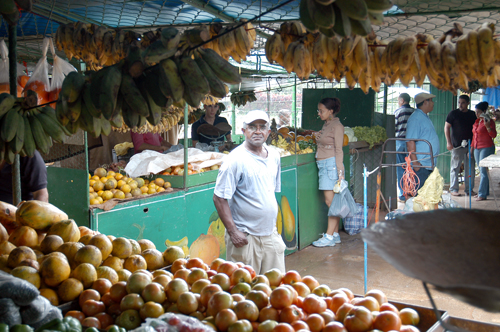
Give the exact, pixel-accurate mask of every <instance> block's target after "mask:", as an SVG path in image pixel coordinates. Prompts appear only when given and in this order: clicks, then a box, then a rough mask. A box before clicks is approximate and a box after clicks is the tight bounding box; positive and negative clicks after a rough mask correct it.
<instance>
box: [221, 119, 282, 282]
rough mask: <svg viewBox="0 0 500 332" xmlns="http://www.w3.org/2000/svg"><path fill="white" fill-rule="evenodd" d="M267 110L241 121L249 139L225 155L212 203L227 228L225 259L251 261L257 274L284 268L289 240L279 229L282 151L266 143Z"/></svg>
mask: <svg viewBox="0 0 500 332" xmlns="http://www.w3.org/2000/svg"><path fill="white" fill-rule="evenodd" d="M269 126H270V124H269V117H268V115H267V114H266V113H265V112H264V111H251V112H249V113H248V114H247V115H246V116H245V118H244V121H243V134H244V135H245V142H244V143H243V144H241V145H240V146H238V147H237V148H236V149H234V150H233V151H231V153H230V154H229V155H228V156H227V157H226V158H225V159H224V163H223V164H222V167H221V168H220V170H219V174H218V176H217V181H216V184H215V190H214V196H213V200H214V204H215V208H216V209H217V212H218V213H219V217H220V218H221V221H222V223H223V224H224V226H225V227H226V235H225V242H226V259H227V260H231V261H235V262H238V261H239V262H243V263H245V264H249V265H251V266H252V267H253V268H254V269H255V272H257V274H263V273H264V272H266V271H268V270H270V269H272V268H278V269H280V270H281V271H282V272H283V273H284V272H285V249H286V245H285V243H284V242H283V239H282V238H281V236H280V235H279V234H278V231H277V229H276V217H277V215H278V203H277V201H276V197H275V194H274V193H275V192H280V191H281V179H280V177H281V161H280V155H279V153H278V152H276V151H275V150H273V149H269V148H267V146H266V145H265V144H264V142H265V141H266V139H267V137H268V136H269V134H270V133H271V130H270V127H269Z"/></svg>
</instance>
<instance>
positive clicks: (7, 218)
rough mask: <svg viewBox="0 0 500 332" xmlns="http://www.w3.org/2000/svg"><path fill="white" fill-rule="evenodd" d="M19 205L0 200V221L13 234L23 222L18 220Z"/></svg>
mask: <svg viewBox="0 0 500 332" xmlns="http://www.w3.org/2000/svg"><path fill="white" fill-rule="evenodd" d="M16 211H17V207H15V206H14V205H12V204H9V203H5V202H1V201H0V223H1V224H2V225H3V226H4V227H5V229H6V230H7V232H8V233H9V234H11V233H12V232H13V231H14V230H15V229H16V228H19V227H20V226H21V224H20V223H19V222H18V221H17V220H16Z"/></svg>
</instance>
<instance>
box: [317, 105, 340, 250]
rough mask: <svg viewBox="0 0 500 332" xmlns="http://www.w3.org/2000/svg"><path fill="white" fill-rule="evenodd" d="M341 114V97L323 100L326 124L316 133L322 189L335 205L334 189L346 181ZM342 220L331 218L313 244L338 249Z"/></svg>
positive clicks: (322, 116) (321, 114)
mask: <svg viewBox="0 0 500 332" xmlns="http://www.w3.org/2000/svg"><path fill="white" fill-rule="evenodd" d="M339 112H340V100H339V99H338V98H323V99H321V100H320V102H319V104H318V114H319V117H320V119H321V120H323V121H325V123H324V124H323V128H322V129H321V131H320V132H319V134H316V142H317V145H318V150H317V152H316V164H317V165H318V177H319V190H322V191H323V194H324V197H325V203H326V205H327V206H328V207H330V205H331V204H332V200H333V196H334V195H335V193H334V192H333V187H334V186H335V183H336V182H337V181H338V180H341V179H344V164H343V161H344V152H343V151H342V145H343V143H344V126H343V125H342V124H341V123H340V119H339V118H338V117H337V114H338V113H339ZM339 222H340V218H339V217H328V227H327V229H326V233H324V234H322V236H321V238H319V239H318V240H316V241H314V242H313V243H312V244H313V246H315V247H334V246H335V244H336V243H340V235H339V233H338V232H339Z"/></svg>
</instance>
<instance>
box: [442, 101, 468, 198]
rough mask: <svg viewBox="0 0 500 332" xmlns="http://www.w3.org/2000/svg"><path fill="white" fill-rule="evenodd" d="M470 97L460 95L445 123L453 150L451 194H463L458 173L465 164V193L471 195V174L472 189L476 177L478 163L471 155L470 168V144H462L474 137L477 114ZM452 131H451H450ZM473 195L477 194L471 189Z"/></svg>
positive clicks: (448, 141)
mask: <svg viewBox="0 0 500 332" xmlns="http://www.w3.org/2000/svg"><path fill="white" fill-rule="evenodd" d="M469 103H470V98H469V96H467V95H461V96H460V97H458V108H457V109H456V110H453V111H451V112H450V113H448V116H447V117H446V122H445V124H444V134H445V136H446V148H447V149H448V151H451V164H450V194H451V195H453V196H462V195H461V194H460V193H459V192H458V174H459V173H460V169H461V167H462V163H463V164H464V171H465V176H464V179H465V181H464V182H465V194H466V195H469V176H470V184H471V187H470V190H472V189H473V188H474V178H475V171H474V170H475V169H476V165H475V162H474V157H473V156H472V154H471V156H470V165H471V167H470V168H469V146H468V144H467V145H465V146H462V141H464V140H465V141H467V142H469V140H471V139H472V126H473V125H474V122H476V114H475V113H474V112H473V111H471V110H470V109H469ZM450 131H451V133H450ZM471 192H472V195H476V193H475V192H474V191H471Z"/></svg>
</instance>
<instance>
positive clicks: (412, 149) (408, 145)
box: [406, 141, 422, 172]
mask: <svg viewBox="0 0 500 332" xmlns="http://www.w3.org/2000/svg"><path fill="white" fill-rule="evenodd" d="M406 150H407V151H408V152H411V154H410V159H411V161H412V167H413V170H414V171H415V172H418V170H419V169H420V166H422V164H421V163H420V162H419V161H418V160H417V154H416V153H415V152H416V151H417V145H416V144H415V141H408V142H406Z"/></svg>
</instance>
